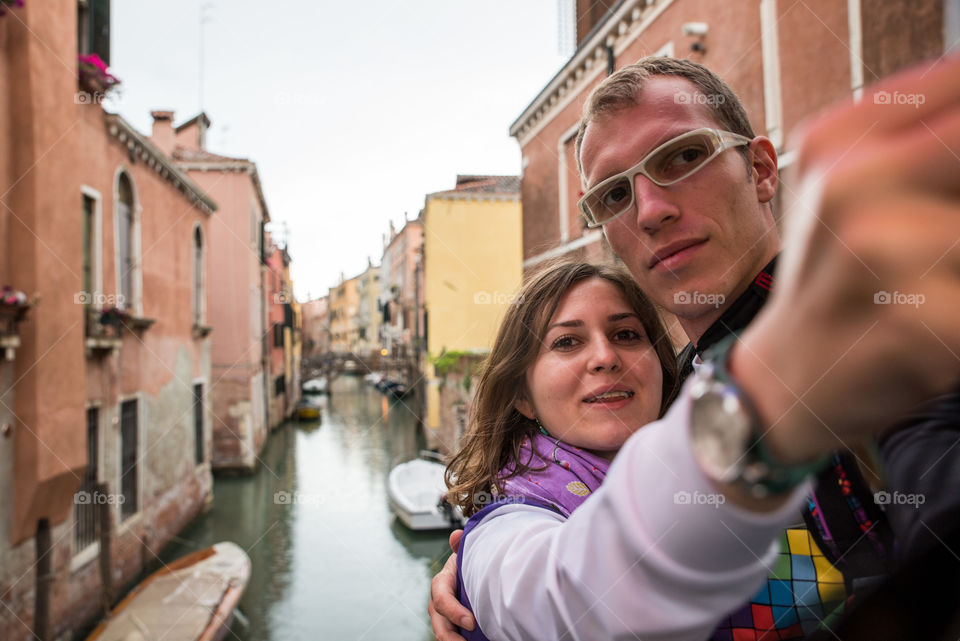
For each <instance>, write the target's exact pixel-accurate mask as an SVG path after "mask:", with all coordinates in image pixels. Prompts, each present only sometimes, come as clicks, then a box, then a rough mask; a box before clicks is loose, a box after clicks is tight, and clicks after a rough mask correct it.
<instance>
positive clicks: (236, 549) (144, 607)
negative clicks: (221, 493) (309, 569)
mask: <svg viewBox="0 0 960 641" xmlns="http://www.w3.org/2000/svg"><path fill="white" fill-rule="evenodd" d="M249 580H250V557H249V556H247V553H246V552H244V551H243V549H241V548H240V546H238V545H237V544H235V543H231V542H230V541H223V542H220V543H217V544H215V545H213V546H211V547H209V548H206V549H203V550H199V551H197V552H194V553H192V554H188V555H187V556H184V557H181V558H179V559H177V560H176V561H174V562H173V563H170V564H169V565H167V566H165V567H163V568H161V569H159V570H157V571H156V572H154V573H153V574H151V575H150V576H148V577H147V578H146V579H144V580H143V581H141V582H140V583H139V584H138V585H137V586H136V587H135V588H133V590H131V591H130V593H129V594H128V595H127V596H126V597H124V599H123V600H122V601H120V603H119V604H117V607H115V608H114V609H113V610H111V612H110V613H109V615H108V616H107V618H106V620H104V621H103V622H102V623H101V624H100V625H98V626H97V627H96V628H95V629H94V630H93V632H92V633H90V636H88V637H87V641H141V640H142V641H147V640H152V639H164V640H165V641H220V640H221V639H223V638H224V637H225V636H226V635H227V633H228V632H229V629H230V623H231V622H232V621H233V617H234V615H235V612H236V608H237V604H238V603H239V602H240V597H241V596H242V595H243V591H244V589H246V587H247V582H248V581H249Z"/></svg>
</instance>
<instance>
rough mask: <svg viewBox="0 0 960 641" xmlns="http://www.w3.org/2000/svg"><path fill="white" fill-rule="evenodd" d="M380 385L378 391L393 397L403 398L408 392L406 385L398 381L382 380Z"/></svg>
mask: <svg viewBox="0 0 960 641" xmlns="http://www.w3.org/2000/svg"><path fill="white" fill-rule="evenodd" d="M381 385H382V388H381V390H380V391H381V392H383V393H384V394H387V395H388V396H392V397H394V398H404V397H405V396H406V395H407V394H409V393H410V390H409V389H408V388H407V386H406V385H404V384H403V383H401V382H400V381H384V382H383V383H382V384H381Z"/></svg>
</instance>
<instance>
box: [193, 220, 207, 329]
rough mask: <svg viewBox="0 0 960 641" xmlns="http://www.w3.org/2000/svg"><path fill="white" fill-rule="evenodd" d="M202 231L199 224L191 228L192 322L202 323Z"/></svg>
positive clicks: (204, 296) (203, 299) (203, 296)
mask: <svg viewBox="0 0 960 641" xmlns="http://www.w3.org/2000/svg"><path fill="white" fill-rule="evenodd" d="M203 267H204V260H203V231H202V230H201V229H200V225H197V226H196V227H194V228H193V324H194V325H196V326H199V325H203V321H204V316H205V312H206V292H205V288H204V272H205V270H204V268H203Z"/></svg>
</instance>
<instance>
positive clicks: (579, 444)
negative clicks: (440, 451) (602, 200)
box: [447, 262, 677, 516]
mask: <svg viewBox="0 0 960 641" xmlns="http://www.w3.org/2000/svg"><path fill="white" fill-rule="evenodd" d="M517 301H518V302H516V303H514V304H513V305H511V306H510V308H509V309H508V310H507V314H506V316H505V318H504V319H503V322H502V323H501V325H500V331H499V333H498V335H497V338H496V341H495V342H494V346H493V350H492V352H491V354H490V357H489V358H488V359H487V365H486V369H485V371H484V372H483V374H482V375H481V377H480V381H479V384H478V386H477V394H476V397H475V401H474V404H473V413H472V416H471V422H470V425H471V428H470V431H469V432H468V434H467V435H466V437H465V439H464V442H463V445H462V448H461V450H460V452H459V453H458V454H457V455H456V457H454V459H453V460H452V462H451V463H450V466H449V467H448V470H447V482H448V485H449V486H450V497H451V498H452V500H453V501H454V502H456V503H458V504H459V505H460V507H461V508H462V509H463V511H464V514H465V515H466V516H470V515H472V514H474V513H475V512H477V511H478V510H479V509H480V508H483V507H484V505H485V504H486V503H488V502H489V501H490V499H491V498H492V494H491V492H492V493H493V494H496V495H498V496H501V495H509V494H511V492H509V491H507V490H508V489H509V488H514V489H517V490H518V491H519V493H520V494H522V493H524V492H533V493H535V494H538V495H540V496H541V498H542V499H543V500H544V501H545V502H548V503H551V504H552V507H553V508H555V509H557V510H559V511H560V512H561V513H562V514H564V516H569V514H570V511H571V510H570V508H569V507H568V506H566V505H565V504H566V503H567V501H568V500H569V501H573V502H574V503H575V504H577V505H578V504H579V503H581V502H582V501H583V499H584V498H585V497H586V496H587V494H589V492H587V491H582V492H581V493H580V494H572V495H570V496H567V494H570V493H569V492H567V493H563V492H560V493H559V494H557V495H556V496H553V495H551V494H550V492H549V491H537V489H536V486H535V485H534V486H533V487H531V486H530V482H529V481H528V480H526V479H528V478H529V477H530V475H529V474H528V472H530V471H531V468H536V467H543V465H545V464H546V461H545V460H540V458H541V457H539V456H538V455H534V456H535V460H534V461H531V454H533V450H531V442H532V443H533V444H535V446H536V447H535V450H536V451H537V452H538V453H541V454H542V453H544V452H545V453H547V454H549V455H550V456H552V454H550V453H551V452H553V450H554V449H556V448H560V449H562V450H563V451H564V452H567V453H568V456H570V457H572V458H574V459H579V458H582V459H583V460H584V461H587V462H589V466H590V467H591V471H593V470H592V468H593V466H594V465H595V466H596V467H597V468H598V469H599V470H601V473H600V474H599V476H598V478H597V479H596V485H599V481H600V480H602V476H603V473H605V472H606V469H607V467H608V466H609V462H610V460H612V459H613V456H614V454H616V452H617V450H618V449H619V448H620V446H621V445H622V444H623V442H624V441H626V439H627V437H629V436H630V434H631V433H632V432H633V431H634V430H636V429H637V428H638V427H640V426H642V425H645V424H647V423H649V422H651V421H653V420H656V418H657V417H658V416H659V415H660V413H661V412H662V410H663V408H665V407H666V406H667V405H669V402H670V400H671V399H672V396H673V394H674V393H675V391H676V386H677V371H676V357H675V355H674V351H673V346H672V343H671V341H670V337H669V335H668V334H667V332H666V330H665V329H664V327H663V324H662V323H661V321H660V318H659V316H658V314H657V311H656V309H655V307H654V306H653V304H652V303H651V302H650V301H649V300H648V299H647V298H646V296H644V294H643V292H641V291H640V289H639V288H638V287H637V285H636V283H634V282H633V280H632V279H631V278H630V276H629V274H627V273H626V272H624V271H621V270H619V269H616V268H613V267H605V266H598V265H590V264H587V263H570V262H564V263H558V264H553V265H550V266H548V267H547V268H545V269H543V270H542V271H541V272H540V273H539V274H538V275H537V276H535V277H534V278H532V279H531V280H530V281H529V282H528V283H527V285H526V286H525V287H524V288H523V290H522V291H521V292H520V294H519V296H518V297H517ZM548 321H555V322H552V323H551V324H550V325H549V327H548ZM549 458H550V457H549V456H548V459H549ZM539 476H542V474H540V475H539ZM592 476H595V475H592ZM581 481H582V482H583V483H584V484H585V485H587V486H588V488H587V489H593V488H591V487H589V486H593V485H594V482H593V481H592V480H590V479H581ZM521 490H522V491H521ZM514 494H516V493H514Z"/></svg>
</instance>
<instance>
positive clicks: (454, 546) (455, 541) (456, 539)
mask: <svg viewBox="0 0 960 641" xmlns="http://www.w3.org/2000/svg"><path fill="white" fill-rule="evenodd" d="M462 538H463V530H454V531H453V532H451V533H450V549H451V550H453V553H454V554H456V553H457V552H459V551H460V539H462Z"/></svg>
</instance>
